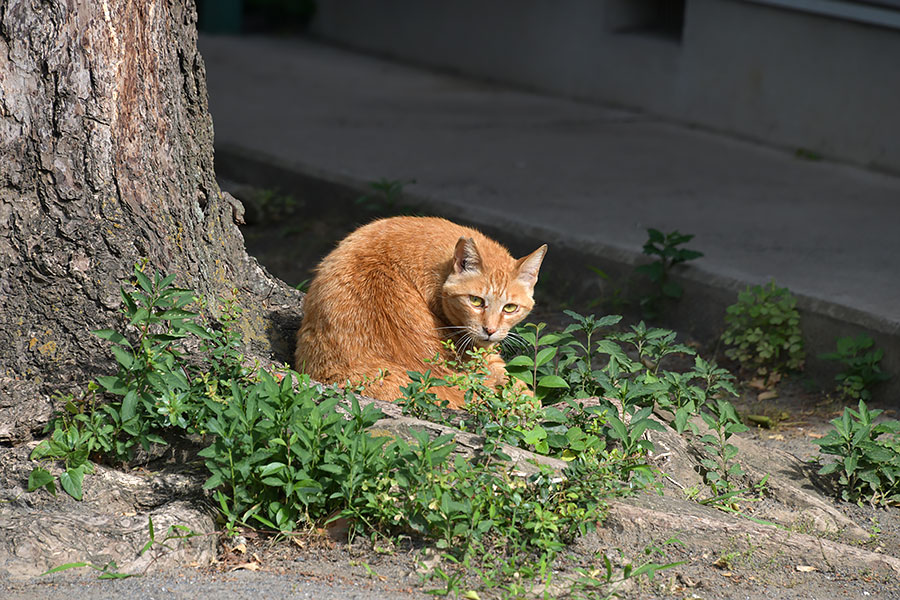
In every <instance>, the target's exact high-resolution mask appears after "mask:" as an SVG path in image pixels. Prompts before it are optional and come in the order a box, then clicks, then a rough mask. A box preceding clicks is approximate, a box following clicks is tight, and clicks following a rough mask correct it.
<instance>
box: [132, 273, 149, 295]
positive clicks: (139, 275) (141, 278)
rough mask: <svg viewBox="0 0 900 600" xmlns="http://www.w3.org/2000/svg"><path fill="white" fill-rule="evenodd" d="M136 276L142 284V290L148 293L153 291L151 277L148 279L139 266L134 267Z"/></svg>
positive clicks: (139, 283)
mask: <svg viewBox="0 0 900 600" xmlns="http://www.w3.org/2000/svg"><path fill="white" fill-rule="evenodd" d="M134 277H135V279H137V282H138V285H139V286H141V289H142V290H144V291H145V292H147V293H148V294H152V293H153V284H152V283H150V279H148V278H147V276H146V275H144V273H143V271H141V270H140V269H139V268H138V267H135V268H134Z"/></svg>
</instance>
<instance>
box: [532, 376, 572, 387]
mask: <svg viewBox="0 0 900 600" xmlns="http://www.w3.org/2000/svg"><path fill="white" fill-rule="evenodd" d="M538 387H542V388H560V389H568V387H569V384H568V383H566V380H565V379H563V378H562V377H560V376H559V375H544V376H543V377H541V378H540V379H539V380H538Z"/></svg>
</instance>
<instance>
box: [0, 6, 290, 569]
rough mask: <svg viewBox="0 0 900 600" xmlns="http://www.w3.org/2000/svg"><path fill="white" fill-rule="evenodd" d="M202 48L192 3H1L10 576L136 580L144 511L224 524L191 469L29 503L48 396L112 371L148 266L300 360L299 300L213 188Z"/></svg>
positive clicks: (198, 527)
mask: <svg viewBox="0 0 900 600" xmlns="http://www.w3.org/2000/svg"><path fill="white" fill-rule="evenodd" d="M196 42H197V30H196V10H195V7H194V3H193V1H192V0H143V1H141V2H132V1H130V0H96V1H90V2H69V1H65V0H0V466H2V468H0V500H2V502H0V523H2V524H3V525H2V526H0V575H2V574H10V575H31V574H35V573H39V572H41V571H42V570H44V569H47V568H49V567H52V566H54V565H58V564H62V563H65V562H69V561H79V560H91V561H93V562H96V563H99V564H103V563H104V562H105V561H106V560H109V558H110V557H116V559H117V560H118V562H119V565H120V566H124V568H126V569H131V570H134V569H140V568H141V565H142V562H141V561H144V562H146V560H147V555H146V554H145V555H144V557H139V556H138V551H139V550H140V548H141V546H142V545H143V544H144V543H145V542H146V541H147V521H148V516H153V517H154V519H155V520H156V525H157V529H159V530H160V531H162V530H164V529H165V526H166V525H167V524H171V523H181V524H187V525H189V526H191V527H192V528H193V529H194V530H195V531H197V532H199V533H208V532H210V531H211V530H212V529H213V520H212V517H211V515H210V513H209V511H205V510H203V509H202V508H200V507H202V503H201V502H197V501H196V499H197V497H198V496H199V495H201V492H200V490H199V488H198V487H197V483H198V482H199V481H202V478H200V479H195V480H193V483H192V484H188V483H186V482H185V481H184V480H183V478H182V479H179V477H180V476H179V475H178V474H177V473H169V474H166V473H163V474H160V475H157V476H156V477H154V478H146V477H134V476H131V475H128V474H125V473H117V472H114V471H108V470H104V469H102V468H100V476H99V477H91V478H90V479H91V480H92V481H91V482H90V483H88V482H86V485H91V486H93V489H92V490H91V491H88V489H87V488H86V489H85V492H86V497H87V498H89V499H90V500H88V501H86V502H84V503H76V502H74V501H73V500H72V499H71V498H69V497H67V496H65V495H62V496H60V497H59V498H52V497H50V496H48V495H46V494H43V495H41V494H24V486H25V485H26V482H27V478H28V471H29V470H30V466H29V463H28V451H29V447H30V445H31V444H27V445H24V446H23V445H22V444H24V443H26V442H28V441H29V440H30V439H31V437H32V436H33V435H34V434H35V433H36V432H38V431H40V428H41V426H42V425H43V424H44V423H45V422H46V421H47V419H48V418H49V415H50V412H51V402H50V399H49V398H50V394H51V393H52V392H53V391H55V390H66V389H70V388H74V387H76V386H78V385H80V384H83V383H84V382H85V381H86V380H87V379H89V378H90V377H92V376H94V375H97V374H98V373H100V372H103V371H109V370H111V369H112V364H111V362H110V361H109V360H108V358H107V356H108V350H107V349H105V348H104V347H103V344H102V343H101V342H100V341H99V340H97V339H96V338H95V337H94V336H92V335H91V334H90V333H89V332H90V331H91V330H93V329H98V328H106V327H117V326H120V325H121V321H120V316H121V315H120V302H121V301H120V296H119V285H120V282H121V280H122V279H123V278H124V277H126V276H127V275H128V274H129V273H130V272H131V270H132V268H133V265H134V264H135V262H136V261H138V260H141V259H146V260H147V263H148V265H149V266H150V268H153V269H158V270H160V271H163V272H165V273H175V274H177V275H178V276H179V278H178V283H179V284H180V285H182V286H183V287H190V288H192V289H195V290H196V291H197V292H199V293H200V294H201V295H203V296H204V297H206V298H207V299H211V300H215V299H216V298H222V297H230V296H231V295H232V293H233V290H235V292H234V293H235V294H236V295H237V300H238V302H239V304H240V305H241V306H242V307H243V308H244V311H245V312H244V316H245V319H244V320H243V322H242V326H243V327H244V331H243V333H244V335H245V340H248V341H249V342H250V343H251V344H255V347H256V348H257V349H261V350H262V349H265V350H271V349H272V348H275V349H276V351H277V352H278V353H279V354H280V355H281V356H289V354H290V351H289V350H287V349H286V347H285V346H286V345H287V344H288V343H289V342H286V340H285V339H284V338H283V337H282V335H281V333H280V329H279V327H278V326H275V325H273V314H274V313H278V314H280V315H283V314H285V313H286V314H287V315H288V316H290V315H291V314H292V313H293V314H294V315H295V318H296V317H297V315H298V314H299V294H298V293H297V292H295V291H294V290H292V289H290V288H288V287H287V286H285V285H284V284H282V283H281V282H280V281H278V280H276V279H273V278H271V277H270V276H269V275H268V274H267V273H266V272H265V271H264V270H263V269H261V268H260V267H259V266H258V264H257V263H256V261H255V260H254V259H252V258H249V257H248V256H247V254H246V251H245V250H244V244H243V238H242V237H241V234H240V232H239V231H238V229H237V227H236V225H235V220H239V219H240V211H241V207H240V204H239V203H237V202H236V201H234V200H233V199H232V198H230V197H228V196H227V195H223V194H222V193H221V192H220V190H219V187H218V185H217V184H216V179H215V174H214V171H213V146H212V143H213V127H212V121H211V118H210V115H209V112H208V110H207V98H206V79H205V72H204V67H203V61H202V60H201V58H200V55H199V53H198V52H197V44H196ZM295 329H296V328H295ZM173 482H175V483H173ZM190 498H193V501H191V502H185V500H186V499H190ZM192 546H193V549H192V550H190V551H188V553H187V554H185V555H179V554H172V555H170V556H168V557H166V558H165V559H164V560H161V561H159V562H158V563H156V564H157V565H163V564H166V562H172V561H176V562H177V561H179V560H182V561H183V562H194V561H198V562H203V561H206V560H209V559H210V558H211V557H213V556H214V541H213V538H212V537H210V536H203V537H200V538H195V540H194V541H192Z"/></svg>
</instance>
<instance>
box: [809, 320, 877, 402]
mask: <svg viewBox="0 0 900 600" xmlns="http://www.w3.org/2000/svg"><path fill="white" fill-rule="evenodd" d="M874 346H875V342H873V341H872V338H870V337H869V336H867V335H865V334H863V335H860V336H857V337H855V338H854V337H842V338H838V340H837V349H836V350H835V351H834V352H828V353H825V354H820V355H819V358H822V359H825V360H833V361H837V362H838V363H840V364H841V366H842V370H841V372H840V373H838V374H837V375H835V378H834V379H835V381H837V388H836V391H837V393H838V395H839V396H840V397H841V398H842V399H844V400H860V399H862V400H871V398H872V392H871V391H870V390H871V388H872V387H873V386H875V385H876V384H878V383H881V382H882V381H887V380H888V379H890V375H888V374H887V373H884V372H883V371H882V370H881V366H880V365H879V364H878V363H879V362H880V361H881V359H882V357H883V356H884V350H882V349H881V348H875V347H874Z"/></svg>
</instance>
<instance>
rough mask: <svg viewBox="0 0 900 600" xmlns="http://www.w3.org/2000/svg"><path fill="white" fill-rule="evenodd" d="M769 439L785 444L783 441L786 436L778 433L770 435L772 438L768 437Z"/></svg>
mask: <svg viewBox="0 0 900 600" xmlns="http://www.w3.org/2000/svg"><path fill="white" fill-rule="evenodd" d="M768 437H769V439H770V440H778V441H779V442H783V441H784V436H783V435H781V434H780V433H776V434H775V435H770V436H768Z"/></svg>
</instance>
